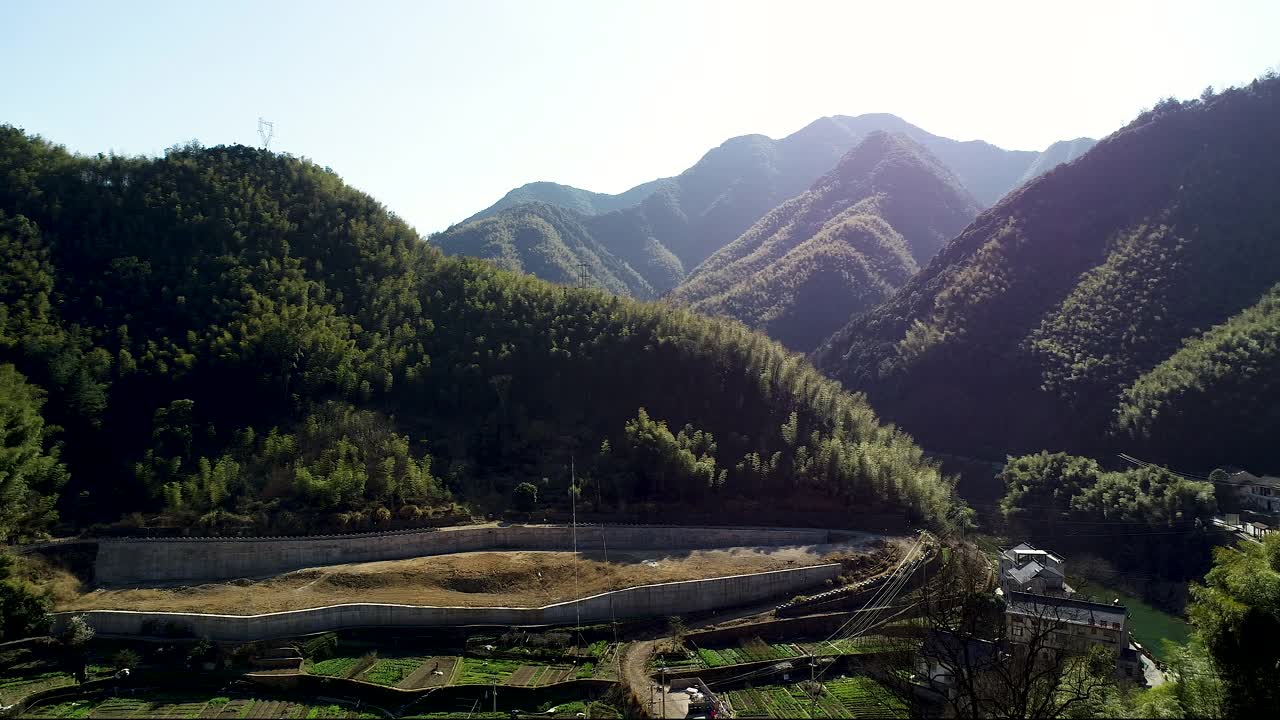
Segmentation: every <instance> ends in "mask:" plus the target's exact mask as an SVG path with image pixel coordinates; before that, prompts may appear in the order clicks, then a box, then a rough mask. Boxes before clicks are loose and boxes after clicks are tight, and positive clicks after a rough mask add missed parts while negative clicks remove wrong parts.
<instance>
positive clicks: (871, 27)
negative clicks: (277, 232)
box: [0, 0, 1280, 234]
mask: <svg viewBox="0 0 1280 720" xmlns="http://www.w3.org/2000/svg"><path fill="white" fill-rule="evenodd" d="M1276 28H1280V2H1276V1H1275V0H1247V1H1246V0H1220V1H1218V2H1213V3H1209V2H1204V0H1196V1H1195V2H1182V1H1180V0H1164V1H1162V2H1138V1H1129V0H1123V1H1120V2H1117V1H1116V0H1108V1H1107V2H1093V1H1092V0H1085V1H1077V2H1072V3H1061V2H1045V1H1038V0H1018V1H1017V2H1003V1H987V0H980V1H975V2H957V1H956V0H950V1H949V2H910V1H908V0H902V1H900V2H883V1H882V0H881V1H877V2H862V1H853V0H845V1H843V2H818V1H816V0H812V1H806V0H792V1H790V2H782V1H781V0H779V1H778V2H768V3H766V2H752V1H749V0H736V1H732V2H730V1H727V0H726V1H723V2H720V1H714V0H678V1H674V2H673V1H668V0H607V1H601V0H580V1H579V0H525V1H523V2H515V1H510V0H456V1H454V0H448V1H446V0H404V1H394V2H393V1H390V0H387V1H385V2H384V1H380V0H364V1H363V2H349V1H343V2H330V1H328V0H305V2H288V1H285V0H269V1H262V0H253V1H252V2H240V1H238V0H218V2H194V1H190V2H189V1H187V0H183V1H182V2H173V1H172V0H166V1H165V2H129V1H127V0H112V2H100V1H95V2H68V1H64V0H38V1H34V2H28V1H27V0H0V73H2V76H0V77H2V80H3V83H2V84H0V123H8V124H12V125H16V126H18V127H22V128H25V129H26V130H27V131H29V132H32V133H36V134H39V135H41V136H43V137H45V138H46V139H48V140H50V141H52V142H55V143H57V144H61V145H65V146H66V147H67V148H68V149H70V150H73V151H76V152H82V153H90V154H96V153H99V152H103V153H105V152H115V153H117V154H129V155H137V154H145V155H158V154H162V153H163V152H164V150H165V148H167V147H170V146H172V145H175V144H179V143H185V142H187V141H189V140H193V139H195V140H198V141H199V142H201V143H202V144H204V145H218V144H230V143H244V144H248V145H260V144H261V142H260V140H259V137H258V132H257V130H258V118H259V117H262V118H265V119H267V120H269V121H272V122H273V123H275V129H276V131H275V137H274V139H273V140H272V142H271V148H272V149H273V150H279V151H281V152H287V153H290V154H292V155H295V156H300V157H307V158H310V159H311V160H314V161H315V162H316V163H318V164H320V165H324V166H328V167H331V168H332V169H333V170H334V171H336V172H337V173H338V174H339V175H341V176H342V177H343V179H345V180H346V181H347V182H348V183H349V184H351V185H353V186H355V187H357V188H359V189H361V190H363V191H365V192H368V193H370V194H371V195H373V196H374V197H376V198H377V199H378V200H379V201H381V202H382V203H383V204H385V205H386V206H387V207H388V208H390V209H391V210H393V211H394V212H396V214H398V215H400V216H401V217H402V218H404V219H406V220H408V221H409V222H410V223H412V224H413V225H415V226H416V227H417V229H418V230H419V231H420V232H423V233H424V234H425V233H430V232H433V231H437V230H442V229H444V228H445V227H447V226H448V225H450V224H452V223H454V222H457V221H459V220H462V219H464V218H466V217H467V216H469V215H471V214H473V213H475V212H477V211H479V210H481V209H483V208H484V207H487V206H488V205H490V204H492V203H493V202H495V201H496V200H498V198H500V197H501V196H502V195H503V194H505V193H506V192H507V191H508V190H510V189H511V188H513V187H517V186H519V185H522V184H524V183H526V182H531V181H535V180H552V181H555V182H561V183H565V184H569V185H575V186H577V187H582V188H586V189H589V190H595V191H597V192H611V193H617V192H622V191H623V190H626V189H627V188H629V187H632V186H634V185H636V184H639V183H641V182H644V181H647V180H652V179H654V178H658V177H666V176H670V175H675V174H678V173H679V172H680V171H682V170H684V169H685V168H687V167H689V166H690V165H692V164H694V163H695V162H697V160H698V159H699V158H700V157H701V156H702V155H703V154H704V153H705V152H707V151H708V150H710V149H711V148H713V147H716V146H717V145H719V144H720V143H722V142H724V141H725V140H726V139H728V138H730V137H734V136H737V135H744V134H749V133H762V134H765V135H769V136H770V137H775V138H776V137H782V136H785V135H787V134H789V133H792V132H795V131H796V130H799V129H800V128H801V127H803V126H805V125H807V124H808V123H809V122H812V121H813V120H815V119H817V118H819V117H823V116H826V115H837V114H840V115H857V114H860V113H866V112H889V113H894V114H896V115H899V116H900V117H902V118H904V119H906V120H907V121H909V122H911V123H914V124H915V125H918V126H920V127H922V128H924V129H925V130H928V131H929V132H932V133H934V134H937V135H943V136H946V137H951V138H955V139H959V140H971V139H982V140H986V141H988V142H991V143H994V144H996V145H999V146H1001V147H1004V148H1008V149H1019V150H1039V149H1043V148H1044V147H1046V146H1048V145H1049V144H1050V143H1052V142H1054V141H1055V140H1059V139H1069V138H1075V137H1080V136H1091V137H1102V136H1104V135H1106V134H1108V133H1110V132H1112V131H1114V130H1116V129H1118V128H1120V127H1121V126H1123V125H1124V124H1125V123H1127V122H1128V121H1130V120H1132V119H1133V118H1134V117H1135V116H1136V115H1137V114H1138V113H1139V112H1140V111H1141V110H1142V109H1143V108H1147V107H1150V106H1152V105H1154V104H1155V102H1156V101H1157V100H1159V99H1160V98H1162V97H1166V96H1170V95H1172V96H1176V97H1180V98H1190V97H1194V96H1196V95H1199V93H1200V91H1201V90H1203V89H1204V88H1205V86H1207V85H1213V86H1215V87H1219V88H1221V87H1224V86H1229V85H1238V84H1243V83H1246V82H1248V81H1250V80H1252V79H1253V78H1254V77H1256V76H1258V75H1259V74H1261V73H1262V72H1264V71H1266V70H1267V69H1268V68H1275V67H1280V43H1277V42H1276V40H1275V29H1276Z"/></svg>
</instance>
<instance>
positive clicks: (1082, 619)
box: [1006, 592, 1128, 625]
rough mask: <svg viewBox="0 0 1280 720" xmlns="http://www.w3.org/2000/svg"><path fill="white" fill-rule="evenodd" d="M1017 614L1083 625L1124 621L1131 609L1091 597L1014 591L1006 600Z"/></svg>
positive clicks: (1009, 609) (1010, 608) (1009, 608)
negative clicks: (1072, 597)
mask: <svg viewBox="0 0 1280 720" xmlns="http://www.w3.org/2000/svg"><path fill="white" fill-rule="evenodd" d="M1006 602H1007V608H1008V611H1009V612H1011V613H1013V614H1015V615H1026V616H1031V617H1038V618H1045V619H1053V620H1062V621H1063V622H1071V623H1077V624H1081V625H1103V624H1105V625H1112V624H1123V623H1124V620H1125V616H1127V615H1128V610H1127V609H1126V608H1125V606H1123V605H1104V604H1103V603H1096V602H1089V601H1088V600H1074V599H1070V598H1061V597H1050V596H1047V595H1032V594H1031V593H1023V592H1011V593H1009V598H1008V600H1007V601H1006Z"/></svg>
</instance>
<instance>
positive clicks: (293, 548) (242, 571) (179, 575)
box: [94, 525, 829, 585]
mask: <svg viewBox="0 0 1280 720" xmlns="http://www.w3.org/2000/svg"><path fill="white" fill-rule="evenodd" d="M828 538H829V533H828V531H827V530H822V529H808V528H755V527H675V526H662V525H623V526H607V527H605V528H601V527H600V526H579V527H578V548H579V549H580V550H595V549H599V548H601V547H602V546H603V544H604V543H605V541H607V542H608V544H609V547H611V548H617V549H619V550H621V549H627V550H657V549H674V548H683V549H706V548H717V547H735V546H744V545H811V544H816V543H824V542H827V541H828ZM572 545H573V537H572V530H571V528H569V527H565V526H560V525H506V526H493V525H489V526H476V527H454V528H442V529H439V530H421V531H420V530H413V531H402V532H391V533H367V534H361V535H329V536H322V537H275V538H163V539H151V538H145V539H103V540H100V541H99V544H98V556H97V561H96V565H95V567H94V571H95V580H96V582H97V583H98V584H100V585H122V584H137V583H148V582H162V583H174V582H186V581H197V580H227V579H233V578H244V577H262V576H267V575H275V574H278V573H282V572H288V571H290V570H297V569H300V568H306V567H316V566H320V565H338V564H342V563H354V562H372V561H375V560H400V559H404V558H411V557H421V556H424V555H443V554H446V553H457V552H470V551H476V550H569V549H570V548H571V547H572Z"/></svg>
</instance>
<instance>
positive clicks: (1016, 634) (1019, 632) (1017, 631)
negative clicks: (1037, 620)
mask: <svg viewBox="0 0 1280 720" xmlns="http://www.w3.org/2000/svg"><path fill="white" fill-rule="evenodd" d="M1013 636H1014V637H1022V628H1020V627H1016V628H1014V629H1013Z"/></svg>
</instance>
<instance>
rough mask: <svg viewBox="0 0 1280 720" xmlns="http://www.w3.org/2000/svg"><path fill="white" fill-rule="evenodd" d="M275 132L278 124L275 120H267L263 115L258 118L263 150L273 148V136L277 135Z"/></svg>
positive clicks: (259, 135)
mask: <svg viewBox="0 0 1280 720" xmlns="http://www.w3.org/2000/svg"><path fill="white" fill-rule="evenodd" d="M275 134H276V124H275V123H273V122H267V121H266V120H263V119H262V118H261V117H259V118H258V137H260V138H262V149H263V150H270V149H271V138H273V137H275Z"/></svg>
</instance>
